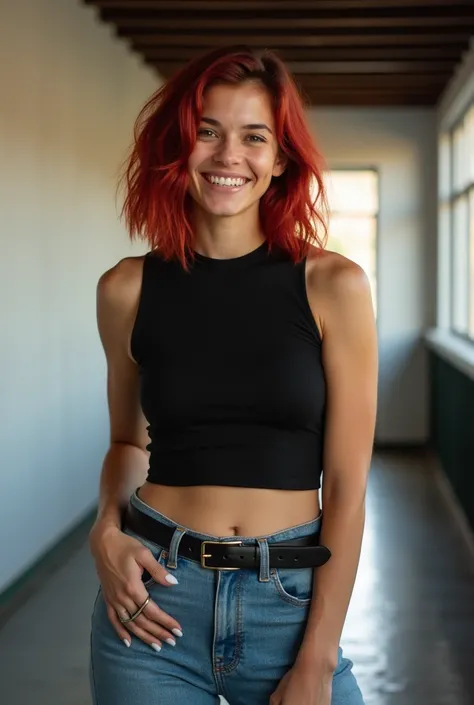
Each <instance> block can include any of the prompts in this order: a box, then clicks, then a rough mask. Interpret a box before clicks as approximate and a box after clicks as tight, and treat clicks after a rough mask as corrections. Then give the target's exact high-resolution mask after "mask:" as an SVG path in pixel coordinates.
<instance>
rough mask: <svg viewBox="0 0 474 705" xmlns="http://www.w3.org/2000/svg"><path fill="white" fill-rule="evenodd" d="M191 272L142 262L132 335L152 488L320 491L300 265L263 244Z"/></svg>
mask: <svg viewBox="0 0 474 705" xmlns="http://www.w3.org/2000/svg"><path fill="white" fill-rule="evenodd" d="M190 266H191V269H190V271H189V272H186V271H185V270H184V269H183V268H182V266H181V264H180V262H179V261H178V260H170V261H168V262H165V261H164V260H163V259H162V258H160V257H159V255H158V254H157V253H155V252H149V253H148V254H147V255H146V256H145V259H144V264H143V279H142V288H141V295H140V301H139V304H138V310H137V315H136V319H135V323H134V326H133V331H132V337H131V352H132V355H133V357H134V359H135V361H136V362H137V364H138V367H139V376H140V399H141V404H142V408H143V412H144V414H145V417H146V419H147V422H148V424H149V425H148V434H149V437H150V443H149V445H148V446H147V449H148V450H149V451H150V461H149V462H150V467H149V471H148V478H147V479H148V481H149V482H153V483H158V484H162V485H175V486H176V485H179V486H184V485H230V486H235V487H263V488H274V489H293V490H308V489H315V488H318V487H320V480H321V472H322V448H323V426H324V411H325V398H326V387H325V380H324V373H323V368H322V363H321V339H320V336H319V333H318V328H317V326H316V323H315V321H314V318H313V315H312V312H311V309H310V307H309V302H308V299H307V294H306V286H305V260H303V261H302V262H300V263H299V264H297V265H295V264H293V262H292V261H291V259H290V258H289V256H288V255H287V254H286V253H285V252H284V251H283V250H281V249H276V248H275V247H274V248H273V249H272V251H271V253H270V252H269V250H268V247H267V243H266V242H264V243H263V244H262V245H260V246H259V247H258V248H257V249H255V250H253V251H252V252H249V253H248V254H246V255H244V256H242V257H237V258H232V259H225V260H219V259H214V258H210V257H206V256H204V255H201V254H199V253H196V259H195V262H194V264H191V265H190Z"/></svg>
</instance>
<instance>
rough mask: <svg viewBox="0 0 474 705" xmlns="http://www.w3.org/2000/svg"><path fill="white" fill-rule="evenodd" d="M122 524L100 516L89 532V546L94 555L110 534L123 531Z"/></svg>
mask: <svg viewBox="0 0 474 705" xmlns="http://www.w3.org/2000/svg"><path fill="white" fill-rule="evenodd" d="M121 530H122V529H121V525H120V522H119V521H117V520H116V519H113V518H111V517H105V516H104V517H101V516H98V517H97V519H96V520H95V522H94V525H93V526H92V528H91V530H90V532H89V545H90V548H91V552H92V554H93V555H94V554H95V552H96V550H97V549H98V548H99V547H100V545H101V543H102V542H103V540H104V539H106V538H107V537H108V536H109V535H110V534H113V533H116V532H117V531H121Z"/></svg>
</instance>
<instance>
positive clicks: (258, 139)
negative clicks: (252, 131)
mask: <svg viewBox="0 0 474 705" xmlns="http://www.w3.org/2000/svg"><path fill="white" fill-rule="evenodd" d="M248 139H249V140H250V142H265V139H264V138H263V137H260V135H248Z"/></svg>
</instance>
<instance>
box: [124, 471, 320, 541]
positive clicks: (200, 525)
mask: <svg viewBox="0 0 474 705" xmlns="http://www.w3.org/2000/svg"><path fill="white" fill-rule="evenodd" d="M138 496H139V497H140V499H141V500H142V501H143V502H145V503H146V504H148V505H149V506H150V507H152V508H153V509H155V510H156V511H158V512H161V514H164V515H165V516H167V517H168V518H169V519H172V520H173V521H174V522H176V523H177V524H180V525H181V526H184V527H186V528H188V529H192V530H193V531H197V532H199V533H203V534H211V535H213V536H220V537H223V536H264V535H266V534H273V533H275V532H277V531H282V530H284V529H288V528H290V527H292V526H296V525H298V524H303V523H306V522H309V521H312V520H313V519H316V518H317V517H318V516H319V514H320V505H319V494H318V490H274V489H261V488H250V487H223V486H214V485H206V486H203V485H199V486H195V487H175V486H169V485H157V484H152V483H149V482H145V484H144V485H143V486H142V487H141V488H140V489H139V491H138Z"/></svg>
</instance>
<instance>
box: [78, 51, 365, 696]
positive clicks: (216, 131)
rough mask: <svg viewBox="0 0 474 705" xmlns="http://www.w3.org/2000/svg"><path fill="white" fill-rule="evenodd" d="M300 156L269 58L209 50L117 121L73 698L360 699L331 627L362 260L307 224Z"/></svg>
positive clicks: (348, 540)
mask: <svg viewBox="0 0 474 705" xmlns="http://www.w3.org/2000/svg"><path fill="white" fill-rule="evenodd" d="M321 169H322V160H321V158H320V156H319V153H318V151H317V149H316V148H315V146H314V144H313V142H312V139H311V136H310V133H309V130H308V127H307V125H306V122H305V117H304V109H303V106H302V103H301V100H300V98H299V96H298V92H297V90H296V88H295V86H294V83H293V81H292V79H291V78H290V76H289V75H288V72H287V70H286V69H285V67H284V65H283V64H282V63H281V62H280V60H279V59H278V58H277V57H276V56H274V55H273V54H272V53H270V52H265V53H264V54H263V55H262V56H256V55H254V54H253V53H252V52H251V51H248V50H246V49H241V48H233V49H224V50H222V49H220V50H218V51H214V52H211V53H209V54H207V55H206V56H204V57H202V58H199V59H197V60H195V61H193V62H192V63H191V64H190V65H188V66H186V67H185V68H184V69H183V70H182V71H181V72H180V73H179V74H177V75H176V76H175V77H174V78H172V79H171V80H170V81H169V82H168V83H167V84H166V85H165V86H164V87H163V88H162V89H160V90H159V91H158V92H157V94H156V95H155V96H153V97H152V98H151V99H150V101H149V102H148V103H147V105H146V106H145V107H144V109H143V111H142V112H141V114H140V116H139V120H138V121H137V125H136V131H135V144H134V148H133V151H132V153H131V156H130V159H129V162H128V166H127V169H126V172H125V176H126V187H127V191H126V199H125V205H124V211H125V214H126V217H127V224H128V227H129V229H130V232H131V234H132V235H134V234H137V233H138V234H140V235H141V236H142V237H143V238H144V239H145V240H146V241H147V242H148V243H149V245H150V252H149V253H148V254H147V255H146V256H145V257H131V258H127V259H124V260H122V261H121V262H119V263H118V264H117V265H116V266H115V267H113V268H112V269H111V270H109V271H108V272H106V273H105V274H104V275H103V276H102V277H101V279H100V281H99V284H98V325H99V331H100V335H101V340H102V343H103V346H104V349H105V353H106V358H107V364H108V397H109V408H110V420H111V445H110V449H109V451H108V453H107V455H106V458H105V461H104V466H103V471H102V477H101V487H100V505H99V512H98V516H97V520H96V522H95V525H94V527H93V529H92V531H91V535H90V544H91V550H92V554H93V556H94V558H95V561H96V566H97V571H98V575H99V578H100V583H101V589H100V591H99V595H98V598H97V600H96V605H95V608H94V614H93V620H92V640H91V682H92V691H93V697H94V702H95V703H96V705H131V704H132V703H133V705H135V704H136V705H140V704H142V703H143V705H145V704H146V705H188V704H189V705H211V704H212V705H214V704H217V703H218V702H219V698H218V695H219V694H221V695H223V696H224V697H225V698H226V699H227V700H228V702H229V703H230V705H264V704H265V705H268V703H270V705H330V703H332V704H333V705H336V704H337V705H342V704H344V705H360V704H361V703H362V702H363V700H362V695H361V693H360V690H359V688H358V686H357V683H356V681H355V678H354V676H353V674H352V671H351V666H352V664H351V662H350V661H349V660H348V659H346V658H344V657H343V655H342V651H341V649H340V647H339V641H340V637H341V632H342V628H343V624H344V619H345V615H346V611H347V607H348V604H349V600H350V595H351V591H352V588H353V583H354V580H355V575H356V570H357V565H358V559H359V551H360V545H361V539H362V533H363V525H364V498H365V492H366V482H367V474H368V468H369V464H370V456H371V448H372V441H373V430H374V417H375V408H376V376H377V361H376V336H375V327H374V320H373V313H372V304H371V297H370V293H369V286H368V281H367V278H366V276H365V275H364V274H363V272H362V271H361V269H360V268H359V267H358V266H357V265H356V264H354V263H353V262H351V261H349V260H347V259H345V258H344V257H342V256H340V255H337V254H335V253H332V252H328V251H325V250H324V248H323V245H324V233H323V235H320V234H319V232H317V231H319V229H320V226H321V227H323V224H324V220H323V207H324V202H325V198H324V188H323V181H322V175H321ZM315 187H316V190H317V199H316V203H314V189H315ZM323 230H324V228H323ZM323 469H324V484H323V488H322V505H323V507H324V519H323V515H322V514H321V511H320V506H319V495H318V489H319V487H320V478H321V473H322V470H323Z"/></svg>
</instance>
